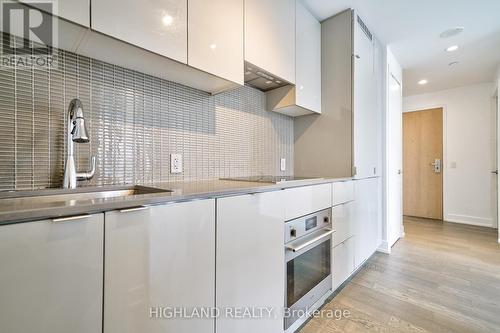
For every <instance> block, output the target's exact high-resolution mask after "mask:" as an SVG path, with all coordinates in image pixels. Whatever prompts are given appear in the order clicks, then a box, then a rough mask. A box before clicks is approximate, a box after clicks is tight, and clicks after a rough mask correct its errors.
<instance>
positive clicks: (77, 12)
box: [57, 0, 90, 28]
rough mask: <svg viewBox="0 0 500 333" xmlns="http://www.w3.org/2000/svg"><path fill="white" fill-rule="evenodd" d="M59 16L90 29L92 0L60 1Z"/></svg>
mask: <svg viewBox="0 0 500 333" xmlns="http://www.w3.org/2000/svg"><path fill="white" fill-rule="evenodd" d="M57 4H58V5H57V6H58V8H57V15H58V16H59V17H62V18H63V19H66V20H68V21H71V22H75V23H78V24H80V25H83V26H84V27H87V28H88V27H90V0H59V1H58V2H57Z"/></svg>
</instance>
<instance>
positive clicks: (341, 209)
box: [332, 201, 354, 246]
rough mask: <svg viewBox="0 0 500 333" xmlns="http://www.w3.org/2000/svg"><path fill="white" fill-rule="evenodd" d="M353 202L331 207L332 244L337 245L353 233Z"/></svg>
mask: <svg viewBox="0 0 500 333" xmlns="http://www.w3.org/2000/svg"><path fill="white" fill-rule="evenodd" d="M353 209H354V202H352V201H351V202H347V203H345V204H342V205H337V206H334V207H332V222H333V229H334V230H335V233H334V234H333V245H334V246H337V245H338V244H340V243H342V242H343V241H345V240H346V239H348V238H349V237H351V236H353V235H354V219H353V217H354V214H353V213H354V211H353Z"/></svg>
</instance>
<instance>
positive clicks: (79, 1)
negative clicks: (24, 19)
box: [19, 0, 90, 27]
mask: <svg viewBox="0 0 500 333" xmlns="http://www.w3.org/2000/svg"><path fill="white" fill-rule="evenodd" d="M19 2H24V3H28V4H29V5H30V6H32V7H36V8H38V9H40V10H43V11H45V12H48V13H49V14H53V15H56V16H58V17H61V18H63V19H65V20H68V21H71V22H74V23H78V24H79V25H83V26H84V27H90V0H59V1H54V2H52V4H53V8H49V7H47V2H44V3H37V2H32V1H26V0H24V1H19ZM48 2H50V1H48Z"/></svg>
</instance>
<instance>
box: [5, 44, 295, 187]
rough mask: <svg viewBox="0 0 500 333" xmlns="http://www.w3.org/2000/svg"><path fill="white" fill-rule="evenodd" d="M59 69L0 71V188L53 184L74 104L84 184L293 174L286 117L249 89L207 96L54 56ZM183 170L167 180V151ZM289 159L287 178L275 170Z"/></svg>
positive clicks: (76, 57) (111, 67) (108, 67)
mask: <svg viewBox="0 0 500 333" xmlns="http://www.w3.org/2000/svg"><path fill="white" fill-rule="evenodd" d="M57 52H58V53H59V63H58V67H57V68H53V69H50V70H41V69H24V68H16V69H6V68H3V69H0V190H7V189H36V188H46V187H59V186H61V183H62V178H63V174H64V162H65V140H66V138H65V128H66V116H67V115H66V113H67V107H68V104H69V102H70V101H71V99H73V98H75V97H77V98H79V99H80V100H81V101H82V103H83V106H84V114H85V118H86V123H87V128H88V130H89V133H90V138H91V142H90V143H88V144H75V148H76V158H77V168H78V169H80V170H85V169H89V158H90V156H91V155H95V156H96V157H97V172H96V175H95V176H94V179H92V180H91V181H89V182H83V183H86V184H95V185H104V184H129V183H135V184H148V183H153V182H160V181H178V180H200V179H215V178H220V177H234V176H251V175H269V174H271V175H279V174H283V175H292V174H293V119H292V118H290V117H287V116H284V115H281V114H278V113H274V112H269V111H267V110H266V97H265V94H264V93H262V92H260V91H258V90H255V89H253V88H250V87H241V88H238V89H236V90H233V91H230V92H226V93H222V94H219V95H216V96H211V95H209V94H207V93H205V92H202V91H199V90H196V89H192V88H189V87H186V86H183V85H179V84H176V83H173V82H170V81H166V80H162V79H159V78H155V77H152V76H148V75H145V74H142V73H139V72H136V71H132V70H128V69H125V68H122V67H118V66H115V65H112V64H108V63H104V62H101V61H98V60H94V59H89V58H87V57H83V56H80V55H76V54H73V53H69V52H66V51H62V50H58V51H57ZM171 153H179V154H182V155H183V163H184V172H183V173H182V174H171V173H170V154H171ZM282 157H283V158H286V159H287V169H288V170H287V171H286V172H281V171H280V169H279V165H280V163H279V162H280V158H282Z"/></svg>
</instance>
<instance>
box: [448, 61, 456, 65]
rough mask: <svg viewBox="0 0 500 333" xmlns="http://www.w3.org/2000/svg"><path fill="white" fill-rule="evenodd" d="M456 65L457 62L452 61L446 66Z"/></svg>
mask: <svg viewBox="0 0 500 333" xmlns="http://www.w3.org/2000/svg"><path fill="white" fill-rule="evenodd" d="M456 64H458V61H452V62H450V63H449V64H448V66H454V65H456Z"/></svg>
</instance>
